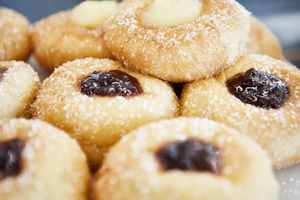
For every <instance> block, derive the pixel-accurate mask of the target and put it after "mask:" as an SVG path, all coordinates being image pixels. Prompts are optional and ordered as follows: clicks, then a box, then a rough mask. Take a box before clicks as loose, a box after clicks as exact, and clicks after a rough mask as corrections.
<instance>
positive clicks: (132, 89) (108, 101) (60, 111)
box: [33, 58, 178, 167]
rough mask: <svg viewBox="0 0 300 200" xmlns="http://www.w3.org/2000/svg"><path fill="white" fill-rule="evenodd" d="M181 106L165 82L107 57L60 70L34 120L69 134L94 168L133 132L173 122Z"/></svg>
mask: <svg viewBox="0 0 300 200" xmlns="http://www.w3.org/2000/svg"><path fill="white" fill-rule="evenodd" d="M177 109H178V103H177V97H176V95H175V93H174V92H173V91H172V88H171V87H170V86H169V85H168V84H167V83H165V82H163V81H161V80H158V79H154V78H150V77H147V76H143V75H140V74H136V73H132V72H129V71H127V70H124V69H123V68H122V66H121V64H119V63H118V62H115V61H111V60H108V59H102V60H100V59H91V58H87V59H82V60H76V61H74V62H68V63H66V64H64V65H63V66H62V67H59V68H58V69H57V70H56V71H55V72H54V73H53V74H52V75H51V76H50V77H49V78H48V79H46V81H45V82H44V83H43V85H42V88H41V90H40V92H39V94H38V97H37V100H36V102H35V103H34V106H33V111H34V116H36V117H38V118H41V119H43V120H45V121H48V122H50V123H52V124H54V125H56V126H58V127H60V128H62V129H64V130H66V131H67V132H69V133H70V134H71V135H72V136H73V137H74V138H76V139H77V140H78V141H79V142H80V144H81V145H82V147H83V149H84V150H85V151H86V153H87V155H88V158H89V161H90V163H91V166H92V167H95V166H97V165H98V164H99V163H100V162H101V159H102V156H103V154H104V153H105V152H106V151H107V149H108V148H109V147H110V146H111V145H113V144H114V143H115V142H117V141H118V140H119V139H120V137H121V136H122V135H125V134H126V133H128V131H130V130H132V129H134V128H136V127H138V126H140V125H142V124H145V123H147V122H151V121H155V120H159V119H163V118H171V117H174V116H175V115H176V114H177Z"/></svg>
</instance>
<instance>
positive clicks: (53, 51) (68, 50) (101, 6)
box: [32, 1, 117, 68]
mask: <svg viewBox="0 0 300 200" xmlns="http://www.w3.org/2000/svg"><path fill="white" fill-rule="evenodd" d="M116 8H117V3H116V2H113V1H101V2H100V1H85V2H83V3H81V4H80V5H78V6H77V7H75V8H74V9H73V10H71V11H65V12H60V13H57V14H54V15H52V16H50V17H48V18H46V19H42V20H41V21H39V22H37V24H36V25H35V26H34V29H33V34H32V38H33V44H34V55H35V57H36V59H37V60H38V62H39V63H40V64H41V65H42V66H44V67H47V68H54V67H58V66H59V65H61V64H63V63H65V62H67V61H71V60H74V59H77V58H85V57H95V58H107V57H110V53H109V51H108V50H107V49H106V47H105V45H104V43H103V31H102V23H103V22H104V21H105V20H106V18H107V17H108V16H109V15H110V14H111V13H113V12H114V10H115V9H116Z"/></svg>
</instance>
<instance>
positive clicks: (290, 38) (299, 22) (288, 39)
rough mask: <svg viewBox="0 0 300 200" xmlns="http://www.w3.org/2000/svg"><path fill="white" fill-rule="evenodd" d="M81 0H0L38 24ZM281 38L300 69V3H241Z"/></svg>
mask: <svg viewBox="0 0 300 200" xmlns="http://www.w3.org/2000/svg"><path fill="white" fill-rule="evenodd" d="M80 1H81V0H0V6H6V7H9V8H13V9H16V10H18V11H19V12H21V13H23V14H24V15H26V16H27V17H28V18H29V19H30V20H31V21H32V22H35V21H37V20H39V19H41V18H43V17H45V16H48V15H49V14H52V13H54V12H57V11H59V10H65V9H69V8H72V7H73V6H74V5H76V4H78V3H79V2H80ZM239 2H240V3H241V4H243V5H244V6H245V7H246V8H247V9H248V10H250V11H251V12H252V13H253V14H254V15H256V16H258V17H259V18H260V19H261V20H262V21H263V22H265V23H266V24H267V26H268V27H269V28H270V29H271V30H272V31H273V32H274V33H275V34H276V35H277V36H278V37H279V39H280V41H281V43H282V45H283V47H284V50H285V54H286V56H287V58H288V59H289V60H290V61H292V62H293V63H295V64H296V65H298V67H300V0H239Z"/></svg>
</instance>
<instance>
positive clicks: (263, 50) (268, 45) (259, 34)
mask: <svg viewBox="0 0 300 200" xmlns="http://www.w3.org/2000/svg"><path fill="white" fill-rule="evenodd" d="M248 49H249V52H250V53H257V54H263V55H268V56H271V57H273V58H276V59H284V56H283V50H282V47H281V45H280V43H279V41H278V39H277V38H276V36H275V35H274V34H273V33H272V32H271V31H270V30H269V29H268V28H267V27H266V26H265V25H264V24H263V23H262V22H260V21H259V20H258V19H256V18H255V17H251V29H250V41H249V45H248Z"/></svg>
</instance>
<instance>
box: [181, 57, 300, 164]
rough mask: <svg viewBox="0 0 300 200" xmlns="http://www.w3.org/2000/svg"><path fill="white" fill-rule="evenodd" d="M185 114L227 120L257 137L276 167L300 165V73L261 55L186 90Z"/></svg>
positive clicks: (244, 131) (183, 102) (229, 123)
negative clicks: (298, 163) (299, 163)
mask: <svg viewBox="0 0 300 200" xmlns="http://www.w3.org/2000/svg"><path fill="white" fill-rule="evenodd" d="M181 101H182V102H181V103H182V114H183V115H185V116H200V117H204V118H208V119H211V120H215V121H218V122H222V123H224V124H227V125H229V126H231V127H234V128H236V129H237V130H239V131H240V132H243V133H245V134H247V135H249V136H251V137H252V138H253V139H255V140H256V141H257V142H258V143H259V144H260V145H261V146H262V147H263V148H264V149H265V150H266V151H267V152H268V153H269V156H270V157H271V159H272V161H273V165H274V167H276V168H283V167H287V166H290V165H293V164H295V163H297V162H299V161H300V121H299V120H300V103H299V102H300V72H299V70H297V69H296V68H295V67H294V66H291V65H290V64H288V63H285V62H282V61H279V60H275V59H273V58H270V57H267V56H261V55H249V56H245V57H243V58H241V59H240V60H239V61H238V62H237V63H236V64H235V65H234V66H232V68H230V69H228V70H227V71H225V72H224V73H221V74H220V75H219V76H217V77H216V78H212V79H208V80H201V81H197V82H195V83H191V84H188V85H187V86H185V88H184V91H183V95H182V99H181Z"/></svg>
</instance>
